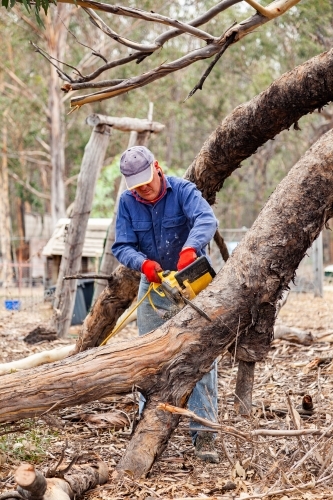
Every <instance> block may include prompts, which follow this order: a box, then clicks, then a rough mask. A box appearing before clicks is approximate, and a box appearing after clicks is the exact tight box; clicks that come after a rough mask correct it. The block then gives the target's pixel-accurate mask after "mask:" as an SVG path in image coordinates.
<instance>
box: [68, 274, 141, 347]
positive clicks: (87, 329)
mask: <svg viewBox="0 0 333 500" xmlns="http://www.w3.org/2000/svg"><path fill="white" fill-rule="evenodd" d="M139 281H140V273H138V272H135V271H134V272H133V271H131V270H130V269H128V268H126V267H124V266H119V268H118V269H116V271H115V272H114V273H113V274H112V276H111V278H110V280H109V282H108V284H107V287H106V288H105V289H104V290H103V291H102V293H101V295H100V296H99V299H98V301H96V302H95V303H94V305H93V307H92V310H91V311H90V314H88V316H87V317H86V319H85V321H84V323H83V325H82V329H81V331H80V335H79V338H78V339H77V341H76V346H75V350H74V351H73V354H77V353H78V352H81V351H85V350H86V349H90V348H92V347H96V346H98V345H100V344H101V343H102V342H103V340H104V339H106V337H107V336H108V334H109V333H111V331H112V330H113V328H114V327H115V325H116V322H117V319H118V318H119V317H120V316H121V315H122V314H123V312H124V311H125V310H126V309H127V308H128V307H129V306H130V305H131V303H132V302H133V300H134V299H135V297H136V294H137V289H138V286H139Z"/></svg>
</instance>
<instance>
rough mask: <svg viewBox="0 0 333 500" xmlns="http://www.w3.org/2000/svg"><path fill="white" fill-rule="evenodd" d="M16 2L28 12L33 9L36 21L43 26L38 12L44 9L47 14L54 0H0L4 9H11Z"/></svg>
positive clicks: (54, 2)
mask: <svg viewBox="0 0 333 500" xmlns="http://www.w3.org/2000/svg"><path fill="white" fill-rule="evenodd" d="M16 4H21V5H23V6H24V7H25V8H26V10H27V11H28V13H29V14H30V12H31V10H32V9H33V11H34V14H35V17H36V20H37V23H38V24H39V26H42V27H44V23H43V21H42V18H41V17H40V13H41V11H44V13H45V14H47V11H48V9H49V7H50V4H56V0H50V1H49V0H34V1H33V2H31V1H30V0H1V5H2V7H5V8H6V9H11V8H12V7H14V5H16Z"/></svg>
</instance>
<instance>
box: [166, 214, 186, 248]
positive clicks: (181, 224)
mask: <svg viewBox="0 0 333 500" xmlns="http://www.w3.org/2000/svg"><path fill="white" fill-rule="evenodd" d="M162 232H163V233H164V234H163V239H164V241H165V244H166V246H168V245H170V246H172V247H174V248H175V249H177V251H180V249H181V248H182V246H183V245H184V243H185V241H186V240H187V237H188V234H189V228H188V225H187V218H186V216H185V215H176V216H173V217H165V218H164V219H163V220H162Z"/></svg>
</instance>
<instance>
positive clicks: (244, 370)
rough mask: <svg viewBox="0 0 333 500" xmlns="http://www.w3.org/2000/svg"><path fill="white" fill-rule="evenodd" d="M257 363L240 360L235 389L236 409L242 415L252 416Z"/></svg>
mask: <svg viewBox="0 0 333 500" xmlns="http://www.w3.org/2000/svg"><path fill="white" fill-rule="evenodd" d="M255 365H256V364H255V363H253V362H247V361H240V362H239V365H238V372H237V381H236V389H235V400H234V401H235V402H234V406H235V410H236V412H237V413H239V414H240V415H245V416H248V417H249V416H250V415H251V412H252V389H253V383H254V369H255Z"/></svg>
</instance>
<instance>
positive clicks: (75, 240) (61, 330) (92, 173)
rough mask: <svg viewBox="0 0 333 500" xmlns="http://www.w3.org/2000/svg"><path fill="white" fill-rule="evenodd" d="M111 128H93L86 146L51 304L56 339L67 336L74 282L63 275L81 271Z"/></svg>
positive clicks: (73, 296)
mask: <svg viewBox="0 0 333 500" xmlns="http://www.w3.org/2000/svg"><path fill="white" fill-rule="evenodd" d="M109 137H110V126H109V125H97V126H96V127H94V129H93V131H92V134H91V137H90V140H89V142H88V144H87V145H86V148H85V152H84V156H83V159H82V165H81V170H80V175H79V178H78V185H77V190H76V196H75V201H74V208H73V211H74V214H73V217H72V219H71V221H70V224H69V227H68V233H67V240H66V244H65V250H64V254H63V256H62V259H61V264H60V270H59V275H58V280H57V287H56V295H55V300H54V305H53V311H54V312H53V317H52V321H51V327H53V328H55V329H56V331H57V334H58V336H59V337H64V336H65V335H66V334H67V331H68V328H69V326H70V324H71V319H72V315H73V309H74V300H75V294H76V285H77V280H68V281H64V280H63V278H64V276H67V275H71V274H77V273H78V272H79V270H80V268H81V256H82V249H83V244H84V238H85V234H86V229H87V224H88V219H89V215H90V211H91V206H92V202H93V197H94V193H95V185H96V180H97V177H98V174H99V171H100V168H101V166H102V164H103V161H104V157H105V153H106V148H107V146H108V144H109Z"/></svg>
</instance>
